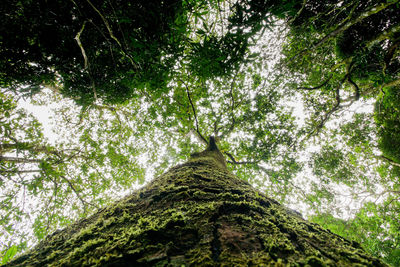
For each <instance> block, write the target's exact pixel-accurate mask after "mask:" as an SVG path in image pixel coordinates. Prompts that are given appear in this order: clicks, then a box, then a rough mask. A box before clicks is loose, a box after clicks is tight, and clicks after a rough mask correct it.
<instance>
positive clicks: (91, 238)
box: [6, 142, 386, 266]
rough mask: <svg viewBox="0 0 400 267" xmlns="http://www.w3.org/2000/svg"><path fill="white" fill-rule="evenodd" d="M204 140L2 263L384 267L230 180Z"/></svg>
mask: <svg viewBox="0 0 400 267" xmlns="http://www.w3.org/2000/svg"><path fill="white" fill-rule="evenodd" d="M210 143H211V144H210V145H209V147H208V148H207V149H206V150H205V151H203V152H200V153H195V154H194V155H192V157H191V159H190V160H189V161H188V162H186V163H184V164H182V165H179V166H176V167H174V168H172V169H170V170H169V171H168V172H166V173H165V174H163V175H161V176H159V177H157V178H155V179H154V180H153V181H152V182H151V183H150V184H148V185H147V186H146V187H144V188H143V189H141V190H138V191H137V192H135V193H134V194H132V195H129V196H127V197H125V198H124V199H122V200H120V201H118V202H115V203H114V204H113V205H111V206H109V207H106V208H103V209H101V210H99V211H98V212H97V213H95V214H94V215H92V216H91V217H89V218H87V219H83V220H81V221H78V222H77V223H75V224H72V225H70V226H68V227H67V228H65V229H63V230H60V231H57V232H55V233H53V234H52V235H50V236H48V237H47V238H46V239H45V240H44V241H42V242H41V243H39V244H38V245H37V246H36V247H35V248H33V249H32V250H30V251H29V252H27V253H25V254H24V255H21V256H20V257H18V258H17V259H15V260H14V261H13V262H11V263H10V264H8V265H6V266H386V265H385V264H384V263H383V262H382V261H381V260H380V259H377V258H374V257H372V256H370V255H368V254H367V253H366V252H365V251H364V250H363V249H362V248H361V247H360V245H359V244H357V243H354V242H351V241H349V240H346V239H344V238H342V237H340V236H338V235H336V234H333V233H332V232H330V231H328V230H325V229H323V228H322V227H320V226H319V225H317V224H314V223H310V222H307V221H306V220H304V219H303V218H301V216H299V215H297V214H296V213H294V212H291V211H290V210H289V209H287V208H285V207H284V206H282V205H280V204H279V203H278V202H276V201H274V200H273V199H270V198H268V197H267V196H265V195H263V194H262V193H260V192H258V191H257V190H255V189H254V188H252V187H251V185H250V184H248V183H247V182H245V181H242V180H240V179H238V178H237V177H235V176H234V175H233V174H232V173H231V172H230V171H229V170H228V169H227V168H226V163H225V160H224V158H223V155H222V154H221V152H220V151H219V150H218V148H217V147H216V146H215V147H213V146H212V142H210Z"/></svg>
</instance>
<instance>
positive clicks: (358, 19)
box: [290, 0, 399, 60]
mask: <svg viewBox="0 0 400 267" xmlns="http://www.w3.org/2000/svg"><path fill="white" fill-rule="evenodd" d="M398 2H399V0H397V1H393V2H388V3H382V4H380V5H377V6H373V7H371V8H369V9H368V10H367V11H365V12H364V13H362V14H361V15H359V16H358V17H356V18H354V19H352V20H350V21H349V22H347V23H342V24H340V25H339V26H338V27H337V28H336V29H335V30H333V31H331V32H330V33H328V34H327V35H325V36H324V37H323V38H322V39H321V40H319V41H317V42H315V43H314V44H312V45H311V47H310V48H309V49H307V48H306V49H304V50H303V51H301V52H300V53H298V54H296V55H295V56H293V57H292V58H291V59H290V60H293V59H295V58H297V57H299V56H303V55H304V54H305V53H307V51H308V50H311V49H315V48H317V47H319V46H320V45H322V44H323V43H325V42H326V41H328V40H329V39H331V38H332V37H334V36H336V35H338V34H340V33H342V32H344V31H345V30H347V29H348V28H350V27H351V26H353V25H355V24H357V23H359V22H361V21H362V20H364V19H365V18H368V17H369V16H371V15H374V14H376V13H379V12H380V11H382V10H384V9H385V8H387V7H389V6H391V5H393V4H396V3H398ZM345 20H346V19H345Z"/></svg>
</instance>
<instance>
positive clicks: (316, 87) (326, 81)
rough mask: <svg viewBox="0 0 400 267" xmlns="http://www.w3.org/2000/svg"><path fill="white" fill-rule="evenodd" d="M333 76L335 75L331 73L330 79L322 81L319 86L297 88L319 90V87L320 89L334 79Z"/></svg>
mask: <svg viewBox="0 0 400 267" xmlns="http://www.w3.org/2000/svg"><path fill="white" fill-rule="evenodd" d="M332 77H333V75H332V74H331V75H330V76H329V78H328V79H326V80H325V81H324V82H323V83H321V84H320V85H318V86H315V87H297V88H296V89H297V90H308V91H311V90H317V89H320V88H321V87H323V86H325V85H326V84H327V83H328V82H329V81H330V80H331V79H332Z"/></svg>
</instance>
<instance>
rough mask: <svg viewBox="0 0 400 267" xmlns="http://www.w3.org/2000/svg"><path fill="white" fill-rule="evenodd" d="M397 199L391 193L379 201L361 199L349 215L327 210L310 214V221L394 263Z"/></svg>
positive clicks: (399, 249) (398, 228)
mask: <svg viewBox="0 0 400 267" xmlns="http://www.w3.org/2000/svg"><path fill="white" fill-rule="evenodd" d="M399 208H400V206H399V201H398V198H397V199H396V197H395V195H391V196H390V197H388V198H387V200H385V201H384V202H383V203H381V204H377V203H374V202H368V203H365V205H364V206H363V207H362V209H360V210H359V211H358V212H357V214H356V216H355V217H354V218H353V219H348V220H343V219H339V218H335V217H334V216H332V215H331V214H326V213H325V214H319V215H315V216H312V217H311V218H310V219H311V221H313V222H316V223H318V224H320V225H321V226H323V227H326V228H329V229H330V230H331V231H333V232H334V233H336V234H338V235H341V236H343V237H345V238H348V239H350V240H354V241H356V242H358V243H359V244H361V246H362V247H364V248H365V249H366V250H368V251H370V252H371V253H372V254H373V255H375V256H377V257H379V256H383V257H384V258H385V260H386V262H387V263H389V264H392V265H393V266H398V265H399V264H400V261H399V258H400V257H399V255H400V254H399V253H400V246H399V243H400V242H399V241H400V240H399V238H400V235H399V232H400V224H399V221H398V220H397V219H396V218H398V214H399Z"/></svg>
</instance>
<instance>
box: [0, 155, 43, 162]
mask: <svg viewBox="0 0 400 267" xmlns="http://www.w3.org/2000/svg"><path fill="white" fill-rule="evenodd" d="M0 161H8V162H16V163H40V162H41V160H40V159H25V158H17V157H4V156H0Z"/></svg>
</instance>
